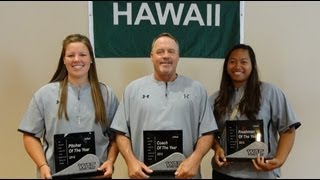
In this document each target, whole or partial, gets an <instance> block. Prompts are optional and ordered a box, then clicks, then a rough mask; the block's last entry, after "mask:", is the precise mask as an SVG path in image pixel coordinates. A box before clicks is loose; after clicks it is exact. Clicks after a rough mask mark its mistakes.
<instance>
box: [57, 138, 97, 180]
mask: <svg viewBox="0 0 320 180" xmlns="http://www.w3.org/2000/svg"><path fill="white" fill-rule="evenodd" d="M95 153H96V150H95V137H94V132H80V133H67V134H56V135H54V155H55V168H56V173H55V174H54V175H53V177H56V178H57V177H70V178H71V177H81V176H94V175H98V174H101V172H97V169H98V167H99V166H100V161H99V158H98V157H97V156H96V155H95Z"/></svg>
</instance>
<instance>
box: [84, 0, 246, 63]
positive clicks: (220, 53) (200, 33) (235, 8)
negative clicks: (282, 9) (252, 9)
mask: <svg viewBox="0 0 320 180" xmlns="http://www.w3.org/2000/svg"><path fill="white" fill-rule="evenodd" d="M90 3H92V4H91V6H89V8H92V9H91V10H89V11H90V13H89V15H90V16H91V17H90V24H91V26H90V27H91V29H90V32H91V38H92V40H93V45H94V51H95V55H96V57H97V58H109V57H119V58H120V57H149V56H150V46H151V42H152V40H153V38H154V37H155V36H156V35H158V34H160V33H161V32H169V33H171V34H172V35H174V36H175V37H176V38H177V39H178V41H179V43H180V56H181V57H197V58H223V57H224V56H225V53H226V51H227V50H228V49H229V48H230V47H231V46H233V45H234V44H237V43H240V27H241V26H240V1H92V2H90Z"/></svg>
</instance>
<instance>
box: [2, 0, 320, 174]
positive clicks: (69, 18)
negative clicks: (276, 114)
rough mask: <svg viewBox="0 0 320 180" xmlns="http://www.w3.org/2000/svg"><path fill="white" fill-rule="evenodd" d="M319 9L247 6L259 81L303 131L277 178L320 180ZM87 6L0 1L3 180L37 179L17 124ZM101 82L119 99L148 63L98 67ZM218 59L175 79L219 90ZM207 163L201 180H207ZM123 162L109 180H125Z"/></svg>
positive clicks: (186, 63) (185, 65)
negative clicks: (274, 89)
mask: <svg viewBox="0 0 320 180" xmlns="http://www.w3.org/2000/svg"><path fill="white" fill-rule="evenodd" d="M319 17H320V2H299V1H295V2H281V1H269V2H268V1H266V2H245V18H244V19H245V25H244V28H245V30H244V34H245V37H244V42H245V43H248V44H250V45H251V46H252V47H253V48H254V49H255V51H256V54H257V60H258V65H259V68H260V73H261V77H262V79H263V80H265V81H268V82H271V83H274V84H276V85H278V86H279V87H280V88H281V89H283V90H284V91H285V93H286V95H287V97H288V98H289V101H290V102H291V103H292V105H293V107H294V109H295V110H296V112H297V115H298V117H299V118H300V120H301V122H302V126H301V127H300V128H299V129H298V130H297V133H296V142H295V145H294V147H293V150H292V152H291V154H290V156H289V157H288V160H287V162H286V163H285V164H284V166H283V167H282V171H283V176H282V178H319V177H320V173H319V170H320V168H319V165H318V162H319V160H320V157H319V155H318V154H319V152H320V143H319V142H320V141H319V140H317V139H316V138H318V137H319V136H320V132H319V131H318V130H317V128H318V127H319V126H320V121H319V120H317V119H316V118H317V117H318V116H317V114H318V109H317V108H318V107H320V101H319V100H320V98H319V95H318V93H319V92H320V83H319V80H318V77H319V75H316V73H317V72H318V67H320V61H319V55H318V54H319V53H318V52H319V45H318V44H319V43H318V42H320V35H319V32H320V21H319V20H318V19H319ZM88 22H89V20H88V3H87V2H86V1H78V2H63V1H60V2H59V1H56V2H49V1H48V2H45V1H44V2H32V1H30V2H18V1H14V2H6V1H2V2H0V25H1V28H0V37H1V39H0V64H1V65H0V83H1V85H0V100H1V101H0V114H1V120H2V125H1V127H0V142H1V151H0V152H1V153H0V159H1V163H0V178H34V177H35V166H34V163H33V162H32V160H31V159H30V158H29V156H28V155H27V153H26V152H25V150H24V146H23V144H22V136H21V134H20V133H18V132H17V127H18V124H19V123H20V120H21V117H22V115H23V113H24V111H25V110H26V107H27V105H28V103H29V101H30V99H31V97H32V95H33V93H34V91H35V90H37V89H38V88H39V87H40V86H42V85H43V84H45V83H47V82H48V81H49V79H50V78H51V76H52V74H53V73H54V71H55V69H56V65H57V62H58V58H59V55H60V48H61V43H62V40H63V39H64V38H65V36H66V35H68V34H70V33H83V34H86V35H89V30H88ZM97 65H98V73H99V78H100V80H101V81H103V82H105V83H108V84H109V85H110V86H112V87H113V89H114V90H115V91H116V94H117V95H118V97H119V98H121V95H122V90H123V88H124V87H125V85H126V84H127V83H128V82H130V81H131V80H133V79H136V78H138V77H140V76H142V75H145V74H148V73H150V72H151V71H152V66H151V62H150V60H149V59H135V60H128V59H120V60H113V59H107V60H101V61H98V62H97ZM221 69H222V60H212V59H182V60H181V61H180V64H179V66H178V72H179V73H180V74H185V75H187V76H190V77H192V78H194V79H196V80H199V81H200V82H202V83H203V84H204V85H205V86H206V87H207V90H208V93H210V94H211V93H212V92H213V91H215V90H217V89H218V86H219V81H220V77H221V76H220V74H221ZM211 155H212V151H210V153H208V155H207V156H206V157H205V158H204V160H203V163H202V166H203V175H204V178H210V177H211V168H210V158H211ZM126 177H127V175H126V165H125V163H124V161H123V159H122V157H121V156H120V157H119V159H118V160H117V162H116V172H115V174H114V178H126Z"/></svg>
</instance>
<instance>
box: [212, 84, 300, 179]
mask: <svg viewBox="0 0 320 180" xmlns="http://www.w3.org/2000/svg"><path fill="white" fill-rule="evenodd" d="M244 90H245V86H242V87H240V88H239V89H238V90H236V91H235V94H234V97H233V99H232V101H231V104H230V105H231V107H234V106H235V105H236V104H238V103H239V101H240V100H241V96H242V94H243V91H244ZM218 93H219V91H217V92H215V93H213V94H212V95H211V96H210V98H209V101H210V105H211V107H212V109H213V108H214V107H213V104H214V100H215V99H216V97H217V96H218ZM261 96H262V101H261V107H260V111H259V113H258V114H257V115H256V118H257V119H262V120H263V127H264V142H265V143H266V144H267V145H268V147H269V153H268V155H267V157H274V156H275V153H276V149H277V144H278V133H282V132H285V131H286V130H288V129H289V128H291V127H295V128H298V127H299V126H300V125H301V124H300V122H299V121H298V119H297V117H296V114H295V113H294V111H293V109H292V107H291V106H290V104H289V102H288V100H287V98H286V96H285V94H284V93H283V92H282V91H281V90H280V89H279V88H277V87H275V86H274V85H272V84H270V83H265V82H264V83H262V85H261ZM235 119H236V120H247V119H248V117H246V116H245V115H242V114H240V113H239V112H238V114H237V115H236V117H235ZM226 120H230V113H227V114H225V115H224V116H223V117H222V119H220V120H217V123H218V127H219V129H220V130H221V138H220V144H221V146H222V148H224V151H225V152H227V149H226V145H227V142H226V129H225V122H226ZM213 169H214V170H216V171H218V172H221V173H223V174H226V175H230V176H234V177H240V178H258V179H260V178H263V179H264V178H267V179H269V178H277V177H280V175H281V174H280V169H279V168H278V169H275V170H273V171H269V172H264V171H257V170H255V168H254V166H253V164H252V162H251V161H250V162H233V163H231V164H229V165H228V166H223V167H218V166H217V165H216V164H213Z"/></svg>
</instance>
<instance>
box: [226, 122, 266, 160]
mask: <svg viewBox="0 0 320 180" xmlns="http://www.w3.org/2000/svg"><path fill="white" fill-rule="evenodd" d="M226 133H227V134H226V135H227V156H226V158H227V160H228V161H249V160H250V161H251V159H255V158H257V156H258V154H259V155H260V156H261V157H265V158H266V156H267V154H268V146H267V145H266V144H265V143H264V137H263V135H264V133H263V121H262V120H228V121H226Z"/></svg>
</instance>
